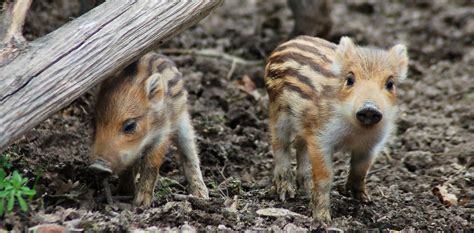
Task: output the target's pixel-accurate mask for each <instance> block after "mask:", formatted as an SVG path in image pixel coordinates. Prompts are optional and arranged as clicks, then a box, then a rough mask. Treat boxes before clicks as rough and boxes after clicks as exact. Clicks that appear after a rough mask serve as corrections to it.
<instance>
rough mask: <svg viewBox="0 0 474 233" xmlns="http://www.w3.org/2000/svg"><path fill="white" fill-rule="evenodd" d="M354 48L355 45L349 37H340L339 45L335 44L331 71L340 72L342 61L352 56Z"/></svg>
mask: <svg viewBox="0 0 474 233" xmlns="http://www.w3.org/2000/svg"><path fill="white" fill-rule="evenodd" d="M355 48H356V46H355V44H354V42H352V40H351V38H349V37H347V36H343V37H341V40H340V41H339V45H337V48H336V58H335V60H334V62H333V64H332V71H333V73H334V74H335V75H339V74H340V73H341V69H342V66H343V65H344V61H347V60H348V58H350V57H351V56H352V54H353V53H354V51H355Z"/></svg>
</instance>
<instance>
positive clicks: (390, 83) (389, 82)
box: [385, 77, 395, 91]
mask: <svg viewBox="0 0 474 233" xmlns="http://www.w3.org/2000/svg"><path fill="white" fill-rule="evenodd" d="M394 85H395V83H394V82H393V79H392V78H391V77H390V78H389V79H388V80H387V82H386V83H385V88H386V89H387V90H389V91H392V90H393V87H394Z"/></svg>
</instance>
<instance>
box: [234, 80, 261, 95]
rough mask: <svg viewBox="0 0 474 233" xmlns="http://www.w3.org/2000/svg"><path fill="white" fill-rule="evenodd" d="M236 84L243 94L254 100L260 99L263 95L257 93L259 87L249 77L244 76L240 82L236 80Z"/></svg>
mask: <svg viewBox="0 0 474 233" xmlns="http://www.w3.org/2000/svg"><path fill="white" fill-rule="evenodd" d="M234 84H235V85H236V86H237V87H238V88H239V89H240V90H242V91H243V92H245V93H247V94H249V95H251V96H252V97H253V98H254V99H256V100H258V99H260V97H261V95H260V93H259V92H258V91H257V86H256V85H255V83H254V82H253V81H252V79H251V78H250V77H249V76H248V75H244V76H243V77H242V79H240V80H235V81H234Z"/></svg>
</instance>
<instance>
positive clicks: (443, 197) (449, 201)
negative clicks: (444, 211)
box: [432, 185, 458, 206]
mask: <svg viewBox="0 0 474 233" xmlns="http://www.w3.org/2000/svg"><path fill="white" fill-rule="evenodd" d="M432 192H433V194H434V195H435V196H437V197H438V199H439V201H440V202H441V203H443V204H444V205H446V206H456V205H458V198H457V197H456V195H454V194H452V193H448V190H447V189H446V187H444V186H441V185H437V186H436V187H434V188H433V190H432Z"/></svg>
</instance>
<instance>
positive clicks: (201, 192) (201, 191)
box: [189, 184, 209, 199]
mask: <svg viewBox="0 0 474 233" xmlns="http://www.w3.org/2000/svg"><path fill="white" fill-rule="evenodd" d="M203 185H204V184H203ZM189 193H190V194H191V195H193V196H195V197H198V198H203V199H209V191H208V190H207V188H206V186H201V185H199V186H189Z"/></svg>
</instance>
